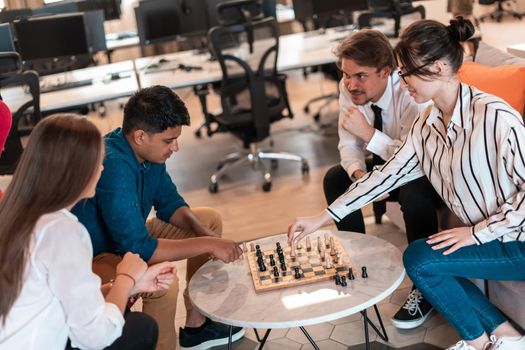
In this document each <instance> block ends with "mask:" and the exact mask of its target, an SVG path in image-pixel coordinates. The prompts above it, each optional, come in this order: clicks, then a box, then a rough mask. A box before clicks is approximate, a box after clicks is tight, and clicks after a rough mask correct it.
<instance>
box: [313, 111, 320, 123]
mask: <svg viewBox="0 0 525 350" xmlns="http://www.w3.org/2000/svg"><path fill="white" fill-rule="evenodd" d="M314 120H315V121H316V122H317V123H318V122H319V120H321V114H319V113H317V114H316V115H314Z"/></svg>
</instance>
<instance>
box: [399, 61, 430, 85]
mask: <svg viewBox="0 0 525 350" xmlns="http://www.w3.org/2000/svg"><path fill="white" fill-rule="evenodd" d="M432 63H434V61H430V62H427V63H425V64H422V65H421V66H419V67H416V68H414V69H411V70H409V71H408V72H405V73H401V70H398V71H397V73H398V74H399V77H400V78H401V79H403V82H404V83H405V84H407V85H408V83H407V80H406V79H405V78H406V77H409V76H411V75H414V74H416V73H417V72H419V71H420V70H421V69H423V68H425V67H426V66H428V65H429V64H432Z"/></svg>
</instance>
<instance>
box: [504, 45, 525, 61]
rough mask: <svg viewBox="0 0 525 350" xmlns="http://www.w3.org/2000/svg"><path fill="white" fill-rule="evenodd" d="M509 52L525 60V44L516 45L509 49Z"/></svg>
mask: <svg viewBox="0 0 525 350" xmlns="http://www.w3.org/2000/svg"><path fill="white" fill-rule="evenodd" d="M507 52H508V53H510V54H513V55H515V56H518V57H522V58H525V44H516V45H512V46H509V47H507Z"/></svg>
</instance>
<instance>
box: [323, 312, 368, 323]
mask: <svg viewBox="0 0 525 350" xmlns="http://www.w3.org/2000/svg"><path fill="white" fill-rule="evenodd" d="M362 318H363V316H362V315H361V313H359V312H358V313H355V314H353V315H350V316H346V317H343V318H340V319H338V320H333V321H330V323H331V324H333V325H334V326H337V325H339V324H343V323H349V322H354V321H359V320H361V319H362Z"/></svg>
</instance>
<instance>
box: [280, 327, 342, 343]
mask: <svg viewBox="0 0 525 350" xmlns="http://www.w3.org/2000/svg"><path fill="white" fill-rule="evenodd" d="M305 329H306V331H307V332H308V333H309V334H310V336H311V337H312V339H313V340H314V341H316V342H317V341H321V340H326V339H329V338H330V334H332V331H333V329H334V325H332V324H330V323H321V324H317V325H315V326H307V327H305ZM286 337H287V338H289V339H291V340H293V341H296V342H298V343H301V344H307V343H308V339H307V338H306V336H305V335H304V334H303V332H302V331H301V330H300V329H299V328H290V330H289V331H288V334H287V335H286Z"/></svg>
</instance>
